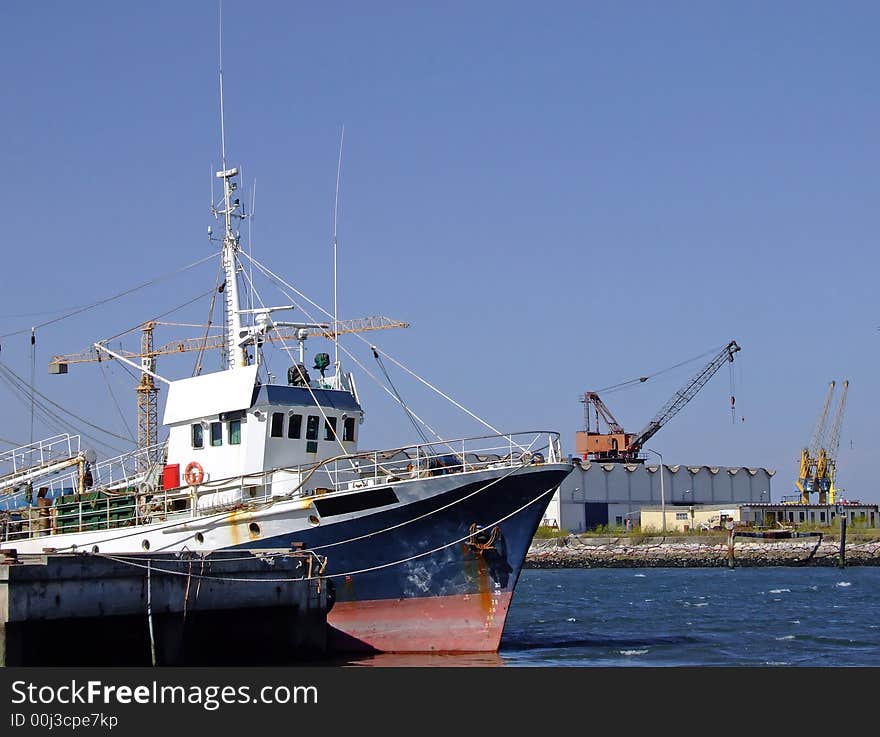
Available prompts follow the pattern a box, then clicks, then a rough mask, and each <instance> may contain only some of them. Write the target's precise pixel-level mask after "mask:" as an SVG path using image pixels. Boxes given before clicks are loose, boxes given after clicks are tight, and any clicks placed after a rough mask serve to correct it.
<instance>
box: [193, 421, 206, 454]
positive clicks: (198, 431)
mask: <svg viewBox="0 0 880 737" xmlns="http://www.w3.org/2000/svg"><path fill="white" fill-rule="evenodd" d="M192 447H193V448H204V447H205V434H204V432H203V430H202V423H201V422H196V423H195V424H194V425H193V426H192Z"/></svg>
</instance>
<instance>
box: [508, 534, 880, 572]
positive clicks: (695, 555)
mask: <svg viewBox="0 0 880 737" xmlns="http://www.w3.org/2000/svg"><path fill="white" fill-rule="evenodd" d="M728 552H729V551H728V543H727V538H726V537H712V538H702V537H693V536H692V537H672V536H667V537H637V536H633V537H590V536H578V535H568V536H565V537H557V538H548V539H535V540H534V541H533V542H532V545H531V547H530V548H529V552H528V555H527V556H526V560H525V565H524V567H525V568H657V567H666V568H708V567H716V566H719V567H720V566H727V565H728ZM839 560H840V541H839V540H837V539H830V538H824V539H822V540H821V541H820V540H819V538H791V539H784V540H764V539H755V538H739V537H738V538H735V540H734V562H735V565H737V566H800V565H813V566H836V565H838V564H839ZM845 561H846V565H880V540H877V539H873V540H867V541H860V540H852V541H850V540H847V544H846V555H845Z"/></svg>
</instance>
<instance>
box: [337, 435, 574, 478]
mask: <svg viewBox="0 0 880 737" xmlns="http://www.w3.org/2000/svg"><path fill="white" fill-rule="evenodd" d="M561 460H562V446H561V441H560V436H559V433H557V432H550V431H528V432H519V433H512V434H503V435H480V436H476V437H469V438H457V439H455V440H443V441H437V442H434V443H421V444H418V445H410V446H405V447H401V448H394V449H390V450H382V451H367V452H364V453H358V454H353V455H350V456H342V457H339V458H335V459H331V461H330V462H325V464H324V465H325V466H326V472H327V473H328V475H329V477H330V478H331V480H332V484H333V486H334V487H335V488H337V489H339V488H345V487H346V486H347V488H358V487H359V486H364V485H365V482H370V485H375V484H377V483H381V482H388V481H391V480H400V479H405V478H423V477H426V476H438V475H445V474H455V473H467V472H469V471H478V470H485V469H489V468H503V467H510V468H513V467H516V466H520V465H523V464H527V463H545V462H546V463H558V462H560V461H561Z"/></svg>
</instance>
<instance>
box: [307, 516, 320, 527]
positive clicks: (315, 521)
mask: <svg viewBox="0 0 880 737" xmlns="http://www.w3.org/2000/svg"><path fill="white" fill-rule="evenodd" d="M320 522H321V520H319V519H318V518H317V517H316V516H315V515H314V514H310V515H309V524H312V525H317V524H320Z"/></svg>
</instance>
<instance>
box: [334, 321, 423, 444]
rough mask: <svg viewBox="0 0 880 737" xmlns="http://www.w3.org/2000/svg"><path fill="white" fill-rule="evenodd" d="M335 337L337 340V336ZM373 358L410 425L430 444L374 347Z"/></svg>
mask: <svg viewBox="0 0 880 737" xmlns="http://www.w3.org/2000/svg"><path fill="white" fill-rule="evenodd" d="M336 337H337V342H338V337H339V336H336ZM373 358H375V359H376V363H378V364H379V368H380V369H382V373H383V374H385V379H386V381H387V382H388V386H390V387H391V391H393V392H394V396H395V397H397V401H398V402H400V406H401V407H403V411H404V412H406V416H407V418H408V419H409V421H410V422H411V423H412V426H413V427H414V428H415V430H416V432H417V433H418V434H419V437H420V438H421V439H422V440H423V441H424V443H425V445H430V444H431V443H430V441H429V440H428V437H427V436H426V435H425V433H424V431H423V430H422V428H421V427H419V424H418V423H417V422H416V421H415V419H413V416H412V412H410V409H409V407H408V406H407V404H406V402H404V401H403V397H401V396H400V392H399V391H397V387H395V386H394V382H393V381H391V377H390V376H389V375H388V370H387V369H386V368H385V364H384V363H383V362H382V357H381V356H380V355H379V354H378V352H377V351H376V348H375V347H374V348H373ZM337 363H338V361H337Z"/></svg>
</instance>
